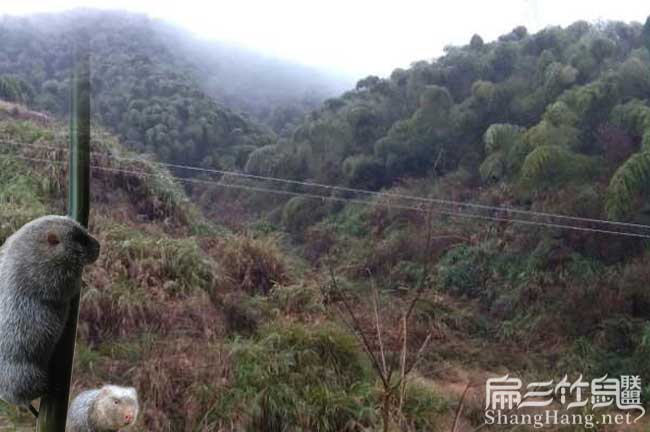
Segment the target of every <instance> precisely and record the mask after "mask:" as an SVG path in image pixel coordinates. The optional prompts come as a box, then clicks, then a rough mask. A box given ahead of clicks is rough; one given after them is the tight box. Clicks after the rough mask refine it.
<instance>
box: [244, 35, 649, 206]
mask: <svg viewBox="0 0 650 432" xmlns="http://www.w3.org/2000/svg"><path fill="white" fill-rule="evenodd" d="M649 32H650V22H647V23H646V24H645V26H642V25H639V24H624V23H619V22H611V23H605V24H598V25H592V24H588V23H586V22H577V23H575V24H572V25H571V26H569V27H567V28H566V29H562V28H559V27H549V28H547V29H545V30H542V31H541V32H539V33H537V34H534V35H530V34H528V32H527V31H526V29H525V28H523V27H518V28H516V29H515V30H513V31H512V33H510V34H507V35H504V36H502V37H501V38H499V40H498V41H496V42H492V43H484V42H483V41H482V39H481V38H480V37H479V36H475V37H474V38H472V41H471V43H470V44H469V45H466V46H463V47H448V48H447V50H446V54H445V55H444V56H442V57H440V58H439V59H437V60H435V61H433V62H430V63H429V62H424V61H422V62H418V63H415V64H414V65H413V66H412V67H411V68H409V69H408V70H401V69H397V70H395V71H394V72H393V74H392V75H391V76H390V78H386V79H381V78H378V77H373V76H371V77H368V78H365V79H363V80H361V81H359V82H358V83H357V86H356V89H355V90H353V91H350V92H347V93H345V94H344V95H343V96H341V97H339V98H334V99H330V100H328V101H326V103H325V104H324V106H323V108H321V109H320V110H318V111H315V112H313V113H312V114H311V116H310V118H309V119H308V120H307V121H305V122H304V123H303V124H301V125H300V126H299V127H298V128H297V129H296V131H295V133H294V135H293V136H292V138H291V139H290V140H286V141H283V142H281V143H280V145H274V146H273V147H269V148H262V149H259V150H257V151H256V153H257V152H259V153H260V154H263V155H264V159H269V158H271V157H272V160H273V165H276V166H278V167H282V168H278V171H279V170H282V171H284V172H286V173H288V174H291V175H293V176H294V177H296V178H301V179H303V178H310V179H316V180H318V181H322V182H332V181H336V180H338V179H343V180H342V181H343V182H344V183H346V184H347V185H350V186H355V187H362V188H374V189H379V188H382V187H386V186H390V185H391V184H394V183H395V182H396V181H399V180H400V179H402V178H404V177H414V176H415V177H422V176H432V177H436V176H441V175H445V174H448V173H452V172H455V171H457V170H459V169H464V170H467V171H468V172H469V173H470V174H471V175H473V176H480V178H481V179H480V180H481V182H480V183H481V184H482V186H483V187H490V186H491V185H492V184H494V183H498V184H504V185H508V186H509V187H510V188H511V189H512V190H513V198H514V199H516V200H517V201H519V203H520V204H525V203H526V201H527V200H530V199H535V196H536V195H535V194H541V193H543V192H544V191H545V190H548V188H551V187H558V186H559V187H566V186H568V185H569V183H570V184H572V185H574V186H576V187H579V186H583V187H588V186H594V185H595V184H600V185H605V186H607V192H606V193H605V194H604V195H600V197H602V198H603V199H604V204H603V205H604V207H602V206H601V207H600V208H599V209H597V210H596V214H594V215H593V216H609V217H611V218H627V219H634V218H638V217H641V216H640V212H642V211H643V210H644V205H643V203H642V198H643V197H645V196H647V195H644V194H645V193H647V190H645V186H644V185H646V184H648V178H649V177H648V172H649V169H650V166H649V165H648V157H647V148H648V143H647V141H648V139H649V137H650V123H648V118H650V117H647V112H648V105H647V98H648V97H649V96H650V75H649V74H648V68H649V67H650V51H649V49H650V47H649V46H648V43H647V38H648V33H649ZM256 153H253V154H252V155H251V157H250V159H249V164H248V166H247V168H248V170H249V171H251V172H259V171H261V168H260V165H263V164H261V163H258V162H257V154H256ZM285 165H289V166H293V167H295V168H294V169H290V168H289V169H287V168H285V167H284V166H285ZM265 169H268V167H265ZM339 181H340V180H339ZM531 194H532V195H531Z"/></svg>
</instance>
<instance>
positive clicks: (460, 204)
mask: <svg viewBox="0 0 650 432" xmlns="http://www.w3.org/2000/svg"><path fill="white" fill-rule="evenodd" d="M0 142H2V143H6V144H10V145H21V146H28V147H33V148H47V149H51V150H63V151H67V149H65V148H63V147H54V146H46V145H40V144H39V145H35V144H24V143H19V142H10V141H0ZM91 153H92V154H94V155H98V156H103V157H108V158H111V159H114V160H121V161H128V162H140V163H142V162H144V161H146V162H149V163H153V164H156V165H159V166H164V167H168V168H175V169H184V170H189V171H195V172H203V173H207V174H219V175H225V176H233V177H240V178H248V179H253V180H261V181H272V182H279V183H285V184H292V185H301V186H305V187H315V188H320V189H329V190H336V191H342V192H350V193H360V194H366V195H371V196H375V197H390V198H399V199H404V200H411V201H419V202H424V203H434V204H442V205H447V206H457V207H467V208H475V209H480V210H492V211H497V212H503V213H512V214H521V215H529V216H533V217H546V218H554V219H563V220H571V221H576V222H587V223H595V224H601V225H610V226H621V227H629V228H640V229H646V230H650V225H643V224H637V223H632V222H622V221H610V220H606V219H595V218H586V217H580V216H571V215H564V214H557V213H548V212H538V211H534V210H523V209H515V208H511V207H500V206H499V207H498V206H489V205H485V204H478V203H470V202H462V201H453V200H444V199H438V198H426V197H418V196H414V195H404V194H396V193H393V192H377V191H370V190H365V189H356V188H349V187H344V186H335V185H325V184H320V183H313V182H304V181H299V180H290V179H283V178H279V177H270V176H260V175H255V174H247V173H241V172H237V171H226V170H217V169H209V168H201V167H197V166H191V165H180V164H173V163H166V162H158V161H152V160H143V159H138V158H129V157H122V156H116V155H110V154H107V153H102V152H91ZM176 178H183V177H178V176H176Z"/></svg>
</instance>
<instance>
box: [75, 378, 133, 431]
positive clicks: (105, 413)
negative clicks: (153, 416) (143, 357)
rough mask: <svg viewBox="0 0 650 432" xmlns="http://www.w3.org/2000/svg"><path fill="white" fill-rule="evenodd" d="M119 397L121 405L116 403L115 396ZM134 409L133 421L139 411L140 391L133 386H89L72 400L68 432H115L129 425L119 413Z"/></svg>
mask: <svg viewBox="0 0 650 432" xmlns="http://www.w3.org/2000/svg"><path fill="white" fill-rule="evenodd" d="M115 398H116V399H119V400H120V405H113V404H112V403H111V401H112V400H113V399H115ZM125 409H127V410H131V411H132V412H133V419H132V422H133V421H135V419H136V417H137V415H138V400H137V393H136V391H135V389H133V388H126V387H118V386H111V385H108V386H104V387H102V388H100V389H94V390H87V391H84V392H82V393H79V395H78V396H77V397H76V398H75V399H74V400H73V401H72V404H70V409H69V410H68V422H67V423H66V428H65V430H66V432H115V431H118V430H119V429H120V428H121V427H125V426H127V425H125V424H124V422H122V421H121V418H120V416H119V414H120V411H122V410H125Z"/></svg>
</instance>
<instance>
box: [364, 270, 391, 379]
mask: <svg viewBox="0 0 650 432" xmlns="http://www.w3.org/2000/svg"><path fill="white" fill-rule="evenodd" d="M366 271H367V272H368V275H369V276H370V281H371V283H372V303H373V309H374V313H375V327H376V328H377V341H378V342H379V353H380V355H381V365H382V367H383V368H384V376H388V370H387V368H386V352H385V351H384V339H383V336H382V333H381V322H380V320H379V291H378V290H377V284H376V283H375V278H374V276H373V274H372V272H371V271H370V269H366Z"/></svg>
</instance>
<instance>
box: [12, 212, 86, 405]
mask: <svg viewBox="0 0 650 432" xmlns="http://www.w3.org/2000/svg"><path fill="white" fill-rule="evenodd" d="M50 236H55V237H50ZM54 240H57V241H58V243H56V244H52V243H54ZM98 255H99V243H97V241H96V240H95V239H93V238H92V237H90V236H88V234H87V232H86V230H85V229H84V228H83V227H81V225H79V224H77V223H76V222H75V221H73V220H72V219H69V218H66V217H62V216H46V217H43V218H39V219H36V220H35V221H32V222H30V223H28V224H27V225H25V226H23V227H22V228H21V229H19V230H18V231H16V233H14V234H13V235H12V236H11V237H9V238H8V239H7V241H6V242H5V244H4V245H3V246H2V249H0V398H1V399H3V400H5V401H6V402H9V403H11V404H15V405H29V404H30V402H31V401H32V400H34V399H37V398H38V397H40V396H42V395H43V394H44V393H45V392H46V391H47V390H48V382H49V379H48V369H49V363H50V360H51V357H52V353H53V351H54V348H55V346H56V344H57V342H58V341H59V339H60V338H61V335H62V333H63V329H64V327H65V324H66V321H67V319H68V311H69V304H70V300H71V299H72V298H73V296H74V295H76V294H77V293H78V284H77V280H78V279H79V278H80V277H81V273H82V270H83V267H84V265H86V264H90V263H92V262H94V261H95V260H96V259H97V256H98Z"/></svg>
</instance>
